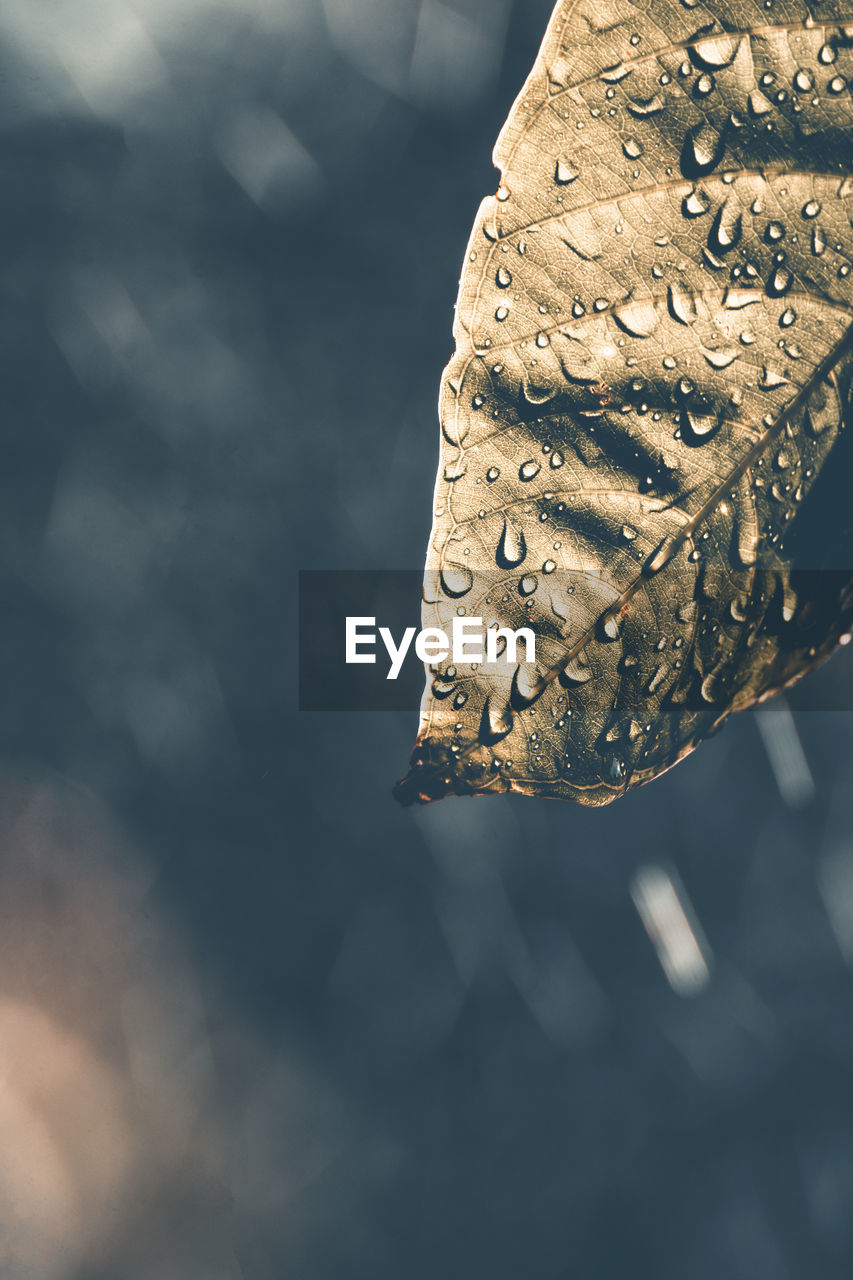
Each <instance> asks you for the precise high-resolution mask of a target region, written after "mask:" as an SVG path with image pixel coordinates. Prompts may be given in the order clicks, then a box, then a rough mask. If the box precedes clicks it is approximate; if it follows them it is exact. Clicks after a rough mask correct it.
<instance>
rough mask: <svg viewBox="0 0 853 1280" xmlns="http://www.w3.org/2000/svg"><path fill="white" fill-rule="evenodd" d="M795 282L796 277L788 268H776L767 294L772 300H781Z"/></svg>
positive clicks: (768, 285) (771, 275) (769, 282)
mask: <svg viewBox="0 0 853 1280" xmlns="http://www.w3.org/2000/svg"><path fill="white" fill-rule="evenodd" d="M793 282H794V277H793V276H792V274H791V272H790V271H789V270H788V268H787V267H781V266H780V267H775V268H774V270H773V271H772V272H771V274H770V279H769V280H768V281H767V292H768V293H769V294H770V297H771V298H781V297H782V295H783V294H785V293H787V292H788V290H789V289H790V287H791V285H792V284H793Z"/></svg>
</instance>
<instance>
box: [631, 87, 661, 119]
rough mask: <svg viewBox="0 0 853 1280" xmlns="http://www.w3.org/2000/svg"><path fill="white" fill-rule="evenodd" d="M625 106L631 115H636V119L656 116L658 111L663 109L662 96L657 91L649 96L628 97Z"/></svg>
mask: <svg viewBox="0 0 853 1280" xmlns="http://www.w3.org/2000/svg"><path fill="white" fill-rule="evenodd" d="M626 106H627V108H628V110H629V111H630V112H631V115H632V116H636V117H637V119H638V120H644V119H645V118H646V117H648V116H656V115H657V114H658V112H660V111H663V98H662V97H661V96H660V94H659V93H653V94H652V95H651V97H650V98H638V99H632V98H629V99H628V101H627V103H626Z"/></svg>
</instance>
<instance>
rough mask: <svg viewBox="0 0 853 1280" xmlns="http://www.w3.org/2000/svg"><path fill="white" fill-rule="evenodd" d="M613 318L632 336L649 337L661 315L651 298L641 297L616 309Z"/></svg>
mask: <svg viewBox="0 0 853 1280" xmlns="http://www.w3.org/2000/svg"><path fill="white" fill-rule="evenodd" d="M613 319H614V320H615V321H616V323H617V324H618V325H619V328H620V329H623V330H624V331H625V333H628V334H630V335H631V337H632V338H648V337H649V335H650V334H652V333H654V331H655V329H656V328H657V326H658V323H659V321H660V316H659V315H658V313H657V310H656V308H655V305H654V303H653V302H652V300H651V299H650V298H640V299H637V300H636V301H633V302H629V303H628V304H627V305H626V306H624V307H620V308H619V310H618V311H614V313H613Z"/></svg>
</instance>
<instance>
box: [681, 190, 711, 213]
mask: <svg viewBox="0 0 853 1280" xmlns="http://www.w3.org/2000/svg"><path fill="white" fill-rule="evenodd" d="M710 207H711V201H710V199H709V198H708V196H707V195H706V194H705V192H704V191H699V190H697V189H696V188H695V187H694V188H693V190H692V191H691V192H690V194H689V195H686V196H685V197H684V200H683V201H682V205H681V208H682V210H683V212H684V213H685V215H686V216H687V217H688V218H701V217H702V215H703V214H704V213H707V212H708V210H709V209H710Z"/></svg>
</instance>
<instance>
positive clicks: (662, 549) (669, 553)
mask: <svg viewBox="0 0 853 1280" xmlns="http://www.w3.org/2000/svg"><path fill="white" fill-rule="evenodd" d="M680 545H681V539H680V538H679V537H677V536H675V535H674V534H668V535H667V537H665V538H662V539H661V541H660V542H659V543H658V545H657V546H656V547H655V549H654V551H653V552H652V554H651V555H650V556H649V558H648V559H647V560H646V563H645V564H644V565H643V573H644V574H645V576H646V577H647V578H651V577H654V575H655V574H656V573H660V571H661V569H663V568H664V566H665V565H667V564H669V562H670V560H671V559H672V557H673V556H674V555H675V553H676V551H677V550H678V548H679V546H680Z"/></svg>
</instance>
